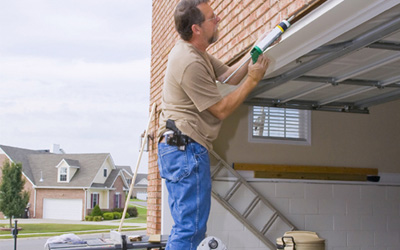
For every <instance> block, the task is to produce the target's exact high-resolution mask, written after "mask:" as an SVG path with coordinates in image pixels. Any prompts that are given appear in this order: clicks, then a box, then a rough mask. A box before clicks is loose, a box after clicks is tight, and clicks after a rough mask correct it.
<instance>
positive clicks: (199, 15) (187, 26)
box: [174, 0, 220, 44]
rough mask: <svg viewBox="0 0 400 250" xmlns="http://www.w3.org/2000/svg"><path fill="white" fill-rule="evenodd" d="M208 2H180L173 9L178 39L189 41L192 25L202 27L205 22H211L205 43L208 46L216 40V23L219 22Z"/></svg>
mask: <svg viewBox="0 0 400 250" xmlns="http://www.w3.org/2000/svg"><path fill="white" fill-rule="evenodd" d="M208 2H209V0H181V1H180V2H179V3H178V5H177V6H176V8H175V13H174V19H175V28H176V30H177V31H178V33H179V35H180V37H181V38H182V39H183V40H185V41H189V40H191V39H192V36H193V25H198V26H199V27H202V25H203V24H205V23H206V22H213V23H212V24H214V27H208V28H209V29H210V28H211V29H212V30H211V33H212V34H209V35H208V36H209V37H208V38H207V41H208V43H209V44H211V43H213V42H215V41H216V40H217V39H218V29H217V25H216V24H217V23H218V21H219V20H220V19H219V17H218V16H216V15H215V14H214V12H213V11H212V9H211V7H210V6H209V5H208Z"/></svg>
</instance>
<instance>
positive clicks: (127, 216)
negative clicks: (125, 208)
mask: <svg viewBox="0 0 400 250" xmlns="http://www.w3.org/2000/svg"><path fill="white" fill-rule="evenodd" d="M121 217H122V214H121ZM129 217H131V216H130V215H129V214H128V212H126V214H125V219H127V218H129Z"/></svg>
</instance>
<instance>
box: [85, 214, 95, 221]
mask: <svg viewBox="0 0 400 250" xmlns="http://www.w3.org/2000/svg"><path fill="white" fill-rule="evenodd" d="M92 220H93V216H90V215H86V216H85V221H92Z"/></svg>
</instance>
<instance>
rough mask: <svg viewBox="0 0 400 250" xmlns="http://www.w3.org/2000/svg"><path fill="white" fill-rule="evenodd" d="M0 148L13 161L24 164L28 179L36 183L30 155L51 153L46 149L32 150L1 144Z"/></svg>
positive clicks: (23, 167)
mask: <svg viewBox="0 0 400 250" xmlns="http://www.w3.org/2000/svg"><path fill="white" fill-rule="evenodd" d="M0 148H1V149H2V150H3V152H4V153H5V154H6V155H7V156H8V157H9V158H10V159H11V160H12V161H13V162H15V163H21V164H22V171H23V173H24V174H25V176H26V177H27V178H28V180H30V181H31V182H32V183H35V178H34V175H33V172H32V169H31V167H30V164H29V159H28V155H34V154H50V153H48V151H45V150H30V149H24V148H16V147H10V146H6V145H0ZM39 180H40V176H39V179H37V181H39Z"/></svg>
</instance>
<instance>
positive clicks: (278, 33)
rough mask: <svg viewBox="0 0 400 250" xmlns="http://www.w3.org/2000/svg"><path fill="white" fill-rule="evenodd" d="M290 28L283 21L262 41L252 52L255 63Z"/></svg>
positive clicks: (288, 24) (287, 23) (286, 22)
mask: <svg viewBox="0 0 400 250" xmlns="http://www.w3.org/2000/svg"><path fill="white" fill-rule="evenodd" d="M289 26H290V23H289V22H288V21H286V20H283V21H282V22H281V23H280V24H278V25H277V26H276V27H275V28H274V29H273V30H272V31H271V32H270V33H268V35H267V36H266V37H265V38H264V39H262V40H261V42H259V43H258V44H257V45H256V46H254V48H253V49H252V50H251V51H250V55H251V59H252V60H253V63H256V62H257V60H258V57H259V56H260V55H261V54H262V53H263V52H264V51H265V50H266V49H267V48H268V47H269V46H270V45H271V44H272V43H273V42H275V41H276V39H278V38H279V37H280V36H281V35H282V34H283V32H285V31H286V30H287V29H288V28H289Z"/></svg>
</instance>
